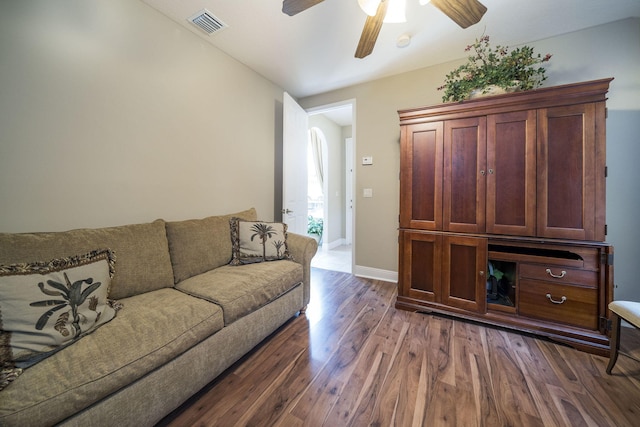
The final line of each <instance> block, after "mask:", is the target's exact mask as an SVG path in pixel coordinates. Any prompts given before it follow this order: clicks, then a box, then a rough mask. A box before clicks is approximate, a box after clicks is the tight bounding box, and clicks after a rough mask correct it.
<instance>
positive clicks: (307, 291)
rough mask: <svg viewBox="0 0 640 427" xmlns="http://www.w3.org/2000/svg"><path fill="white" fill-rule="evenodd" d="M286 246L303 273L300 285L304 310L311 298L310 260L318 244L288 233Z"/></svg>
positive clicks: (312, 240)
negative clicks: (302, 291)
mask: <svg viewBox="0 0 640 427" xmlns="http://www.w3.org/2000/svg"><path fill="white" fill-rule="evenodd" d="M287 246H288V248H289V253H290V254H291V255H292V256H293V259H294V261H296V262H297V263H298V264H302V268H303V272H304V273H303V283H302V284H303V287H304V305H303V309H304V308H306V307H307V305H308V304H309V300H310V297H311V258H313V256H314V255H315V254H316V252H317V250H318V242H316V240H315V239H314V238H312V237H308V236H303V235H301V234H296V233H291V232H289V233H287Z"/></svg>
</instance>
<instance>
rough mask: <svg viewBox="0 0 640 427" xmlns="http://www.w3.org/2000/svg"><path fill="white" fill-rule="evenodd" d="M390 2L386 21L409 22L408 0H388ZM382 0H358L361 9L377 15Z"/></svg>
mask: <svg viewBox="0 0 640 427" xmlns="http://www.w3.org/2000/svg"><path fill="white" fill-rule="evenodd" d="M386 1H388V2H389V5H388V7H387V14H386V15H385V17H384V21H383V22H384V23H398V22H407V15H406V9H407V2H406V0H386ZM379 4H380V0H358V5H359V6H360V9H362V10H363V11H364V13H366V14H367V15H369V16H375V14H376V11H377V10H378V5H379Z"/></svg>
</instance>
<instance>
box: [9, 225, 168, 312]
mask: <svg viewBox="0 0 640 427" xmlns="http://www.w3.org/2000/svg"><path fill="white" fill-rule="evenodd" d="M98 248H105V249H106V248H108V249H111V250H112V251H114V253H115V256H116V264H115V265H116V268H115V274H114V275H113V279H112V281H111V291H110V292H109V297H110V298H112V299H116V300H117V299H121V298H126V297H129V296H133V295H137V294H141V293H144V292H148V291H152V290H155V289H160V288H168V287H172V286H173V271H172V270H171V260H170V258H169V249H168V244H167V235H166V231H165V223H164V221H163V220H161V219H159V220H156V221H154V222H151V223H146V224H132V225H124V226H119V227H108V228H96V229H77V230H70V231H61V232H46V233H0V264H3V265H6V264H16V263H32V262H39V261H47V260H51V259H55V258H64V257H71V256H76V255H78V254H83V253H88V252H91V251H93V250H96V249H98Z"/></svg>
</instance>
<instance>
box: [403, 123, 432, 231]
mask: <svg viewBox="0 0 640 427" xmlns="http://www.w3.org/2000/svg"><path fill="white" fill-rule="evenodd" d="M401 144H402V147H401V156H402V158H401V164H402V165H403V168H402V169H401V170H400V188H401V189H402V191H401V192H400V226H401V227H406V228H417V229H423V230H439V229H441V228H442V122H435V123H423V124H418V125H411V126H405V127H403V129H402V135H401Z"/></svg>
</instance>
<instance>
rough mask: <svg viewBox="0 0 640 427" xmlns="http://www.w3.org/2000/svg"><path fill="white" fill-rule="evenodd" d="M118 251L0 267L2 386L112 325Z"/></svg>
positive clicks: (116, 306)
mask: <svg viewBox="0 0 640 427" xmlns="http://www.w3.org/2000/svg"><path fill="white" fill-rule="evenodd" d="M114 266H115V255H114V253H113V252H112V251H111V250H109V249H105V250H99V251H93V252H90V253H88V254H85V255H80V256H75V257H71V258H61V259H55V260H52V261H48V262H36V263H27V264H12V265H8V266H0V368H1V372H0V390H1V389H2V388H4V387H5V386H6V385H8V384H9V382H10V381H12V380H13V379H15V378H16V377H17V376H18V375H19V374H20V373H21V372H22V368H27V367H29V366H31V365H33V364H35V363H37V362H39V361H40V360H42V359H44V358H45V357H47V356H49V355H51V354H53V353H54V352H56V351H58V350H60V349H61V348H63V347H65V346H67V345H69V344H71V343H73V342H74V341H76V340H78V339H79V338H81V337H82V336H84V335H86V334H88V333H89V332H92V331H94V330H95V329H96V328H98V327H99V326H101V325H103V324H105V323H107V322H108V321H110V320H111V319H113V318H114V317H115V315H116V311H117V310H118V309H119V308H120V307H121V306H120V305H119V304H117V303H116V302H115V301H111V300H109V299H108V295H109V287H110V285H111V278H112V277H113V273H114Z"/></svg>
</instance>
